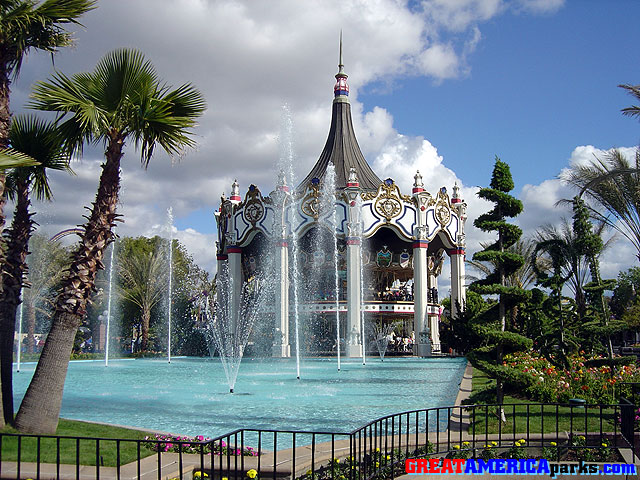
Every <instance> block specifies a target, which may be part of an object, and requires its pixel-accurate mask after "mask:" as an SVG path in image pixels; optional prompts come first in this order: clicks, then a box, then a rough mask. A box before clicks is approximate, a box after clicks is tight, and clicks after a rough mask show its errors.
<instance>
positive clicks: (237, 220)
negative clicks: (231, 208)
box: [233, 209, 252, 242]
mask: <svg viewBox="0 0 640 480" xmlns="http://www.w3.org/2000/svg"><path fill="white" fill-rule="evenodd" d="M244 214H245V212H244V209H242V210H240V211H238V212H236V214H235V215H234V216H233V225H234V233H235V236H236V239H237V241H238V242H242V241H243V240H244V239H245V237H246V236H247V235H248V234H249V231H250V230H251V227H252V225H251V223H249V222H247V221H246V220H245V216H244Z"/></svg>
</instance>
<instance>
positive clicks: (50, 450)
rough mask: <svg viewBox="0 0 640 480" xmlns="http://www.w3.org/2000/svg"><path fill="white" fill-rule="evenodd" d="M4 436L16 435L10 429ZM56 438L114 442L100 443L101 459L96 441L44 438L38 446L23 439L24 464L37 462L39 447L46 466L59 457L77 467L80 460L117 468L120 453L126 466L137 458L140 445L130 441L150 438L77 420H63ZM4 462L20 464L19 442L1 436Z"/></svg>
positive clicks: (145, 451)
mask: <svg viewBox="0 0 640 480" xmlns="http://www.w3.org/2000/svg"><path fill="white" fill-rule="evenodd" d="M0 432H2V433H17V432H16V431H15V430H13V429H11V428H5V429H3V430H0ZM56 435H60V436H67V437H69V436H74V437H89V438H100V439H103V438H104V439H109V438H117V439H119V440H120V441H115V440H100V441H99V449H100V453H99V455H96V447H97V445H96V444H97V443H98V442H97V441H96V440H88V439H85V438H83V439H81V440H80V441H79V442H78V441H77V440H76V439H66V438H61V439H60V440H59V441H58V440H57V439H55V438H41V439H40V441H39V442H38V440H37V438H34V437H22V440H21V443H22V445H21V449H20V450H21V457H20V461H21V462H35V461H36V460H37V458H38V443H39V447H40V448H39V451H40V461H41V462H44V463H55V462H56V458H57V456H58V452H59V456H60V462H61V463H70V464H74V463H76V461H77V460H78V459H79V463H81V464H82V465H96V463H100V464H101V465H104V466H107V467H108V466H116V465H117V456H118V451H119V453H120V464H121V465H125V464H127V463H130V462H132V461H134V460H136V459H137V458H138V442H135V441H127V439H128V440H138V439H143V438H144V437H145V435H151V434H149V433H148V432H144V431H140V430H132V429H128V428H120V427H113V426H110V425H100V424H95V423H88V422H80V421H75V420H63V419H61V420H60V423H59V425H58V430H57V431H56ZM1 438H2V447H1V449H2V460H3V461H17V459H18V453H17V452H18V438H17V437H10V436H2V437H1ZM153 454H154V452H152V451H151V450H149V449H147V448H144V447H143V446H141V447H140V457H141V458H144V457H148V456H149V455H153Z"/></svg>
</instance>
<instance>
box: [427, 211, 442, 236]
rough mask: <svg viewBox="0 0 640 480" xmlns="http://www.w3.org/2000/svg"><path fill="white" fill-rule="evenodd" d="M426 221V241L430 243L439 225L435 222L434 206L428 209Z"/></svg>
mask: <svg viewBox="0 0 640 480" xmlns="http://www.w3.org/2000/svg"><path fill="white" fill-rule="evenodd" d="M426 220H427V240H429V241H431V240H433V239H434V237H435V236H436V233H438V230H440V223H438V221H437V220H436V209H435V206H433V207H429V209H428V210H427V215H426Z"/></svg>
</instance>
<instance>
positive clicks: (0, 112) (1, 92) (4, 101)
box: [0, 48, 13, 428]
mask: <svg viewBox="0 0 640 480" xmlns="http://www.w3.org/2000/svg"><path fill="white" fill-rule="evenodd" d="M8 62H9V59H8V54H7V52H6V51H5V49H4V48H0V149H2V148H7V147H8V146H9V125H10V123H11V111H10V110H9V93H10V89H9V86H10V85H11V81H10V80H9V69H8V67H7V65H8ZM5 179H6V177H5V174H4V171H1V170H0V265H2V264H4V250H5V249H4V237H3V236H2V230H3V229H4V222H5V219H4V204H5V201H6V199H5V191H4V185H5ZM1 283H2V282H0V284H1ZM0 288H2V287H0ZM6 334H8V332H6V333H5V332H4V331H3V330H2V329H1V328H0V344H2V345H4V344H5V343H8V341H9V340H8V339H6V338H5V335H6ZM7 356H10V358H11V361H12V362H13V337H11V349H9V350H8V351H7V350H6V348H2V349H0V359H2V358H4V357H7ZM5 361H6V360H5ZM1 378H2V377H1V376H0V382H2V379H1ZM2 390H3V389H2V386H1V385H0V408H2V407H1V405H2V404H3V399H2V398H1V397H2ZM11 414H12V415H13V412H11ZM4 426H5V422H4V410H3V412H2V414H0V428H2V427H4Z"/></svg>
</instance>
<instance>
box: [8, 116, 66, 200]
mask: <svg viewBox="0 0 640 480" xmlns="http://www.w3.org/2000/svg"><path fill="white" fill-rule="evenodd" d="M9 139H10V141H11V145H12V146H13V148H14V149H16V150H17V151H20V152H21V153H23V154H25V155H29V157H30V158H33V159H35V160H37V161H38V162H39V163H38V165H35V166H25V167H20V168H15V169H14V170H12V171H11V173H10V174H9V176H8V180H9V184H8V185H14V184H15V180H16V179H18V178H22V179H24V181H25V182H26V183H27V184H30V185H31V188H32V192H33V194H34V195H35V197H36V198H37V199H39V200H50V199H51V198H52V193H51V188H50V186H49V181H48V178H47V170H65V171H68V172H70V173H72V171H71V169H70V167H69V155H68V153H67V151H66V150H65V148H64V140H63V138H62V136H61V135H60V132H59V130H58V128H57V127H56V125H55V123H52V122H48V121H45V120H43V119H40V118H38V117H36V116H33V115H31V116H16V117H14V119H13V121H12V123H11V127H10V129H9ZM8 191H9V195H10V196H11V195H12V194H13V191H12V189H9V190H8Z"/></svg>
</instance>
